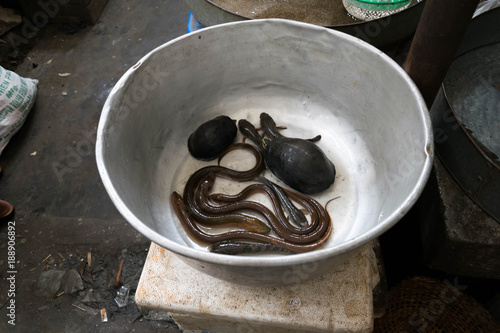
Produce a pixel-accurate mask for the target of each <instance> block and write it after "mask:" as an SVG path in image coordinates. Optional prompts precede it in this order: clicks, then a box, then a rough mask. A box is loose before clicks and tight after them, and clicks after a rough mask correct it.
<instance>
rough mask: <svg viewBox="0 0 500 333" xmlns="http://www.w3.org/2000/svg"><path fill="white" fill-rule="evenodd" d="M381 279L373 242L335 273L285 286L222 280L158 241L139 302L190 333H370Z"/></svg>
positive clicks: (143, 278)
mask: <svg viewBox="0 0 500 333" xmlns="http://www.w3.org/2000/svg"><path fill="white" fill-rule="evenodd" d="M378 281H379V273H378V269H377V262H376V257H375V254H374V252H373V249H372V244H371V243H370V244H367V245H365V246H363V247H361V248H360V249H358V250H356V251H355V252H354V253H353V255H352V256H351V257H350V258H349V259H348V260H347V261H346V262H345V263H344V264H343V265H341V266H339V267H337V268H336V269H334V270H333V271H332V272H330V273H327V274H325V275H323V276H320V277H317V278H313V279H311V280H309V281H307V282H305V283H302V284H295V285H289V286H280V287H247V286H242V285H238V284H232V283H229V282H225V281H222V280H218V279H216V278H213V277H211V276H209V275H206V274H204V273H201V272H199V271H197V270H195V269H193V268H191V267H190V266H188V265H187V264H185V263H184V262H183V261H182V260H181V259H179V258H178V257H177V255H174V254H172V253H171V252H169V251H167V250H165V249H164V248H162V247H160V246H158V245H156V244H154V243H153V244H152V245H151V248H150V251H149V254H148V258H147V260H146V263H145V266H144V269H143V272H142V276H141V280H140V282H139V286H138V288H137V292H136V295H135V301H136V303H137V304H138V305H139V306H141V307H143V308H146V309H150V310H157V311H165V312H168V313H170V315H171V316H172V318H173V319H174V320H175V322H176V323H177V324H178V325H179V326H180V327H181V328H182V329H184V331H185V332H189V331H206V332H216V333H223V332H228V333H229V332H230V333H239V332H242V333H243V332H254V333H257V332H266V333H267V332H273V333H281V332H286V333H289V332H371V331H372V328H373V319H374V316H373V293H372V291H373V288H374V286H375V285H376V284H377V283H378Z"/></svg>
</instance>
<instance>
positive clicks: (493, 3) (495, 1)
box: [473, 0, 500, 18]
mask: <svg viewBox="0 0 500 333" xmlns="http://www.w3.org/2000/svg"><path fill="white" fill-rule="evenodd" d="M497 7H500V0H486V1H482V2H480V3H479V4H478V5H477V8H476V11H475V12H474V16H473V18H474V17H476V16H478V15H480V14H482V13H485V12H487V11H489V10H492V9H494V8H497Z"/></svg>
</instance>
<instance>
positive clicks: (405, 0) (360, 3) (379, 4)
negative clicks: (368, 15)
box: [346, 0, 411, 10]
mask: <svg viewBox="0 0 500 333" xmlns="http://www.w3.org/2000/svg"><path fill="white" fill-rule="evenodd" d="M346 1H347V2H349V3H351V4H352V5H354V6H356V7H359V8H363V9H367V10H394V9H398V8H401V7H403V6H406V5H408V4H409V3H410V2H411V0H346Z"/></svg>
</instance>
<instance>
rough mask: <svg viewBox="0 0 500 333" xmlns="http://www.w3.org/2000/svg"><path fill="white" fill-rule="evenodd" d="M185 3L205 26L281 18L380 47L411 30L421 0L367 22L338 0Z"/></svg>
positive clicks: (419, 12)
mask: <svg viewBox="0 0 500 333" xmlns="http://www.w3.org/2000/svg"><path fill="white" fill-rule="evenodd" d="M186 3H187V4H188V6H189V7H190V8H191V10H192V12H193V14H194V15H195V16H196V18H197V19H198V20H199V21H200V22H201V24H203V25H204V26H205V27H210V26H213V25H217V24H222V23H228V22H236V21H242V20H250V19H257V18H259V19H261V18H283V19H290V20H297V21H301V22H305V23H311V24H316V25H320V26H324V27H327V28H330V29H335V30H338V31H342V32H345V33H347V34H349V35H352V36H355V37H358V38H360V39H362V40H364V41H365V42H368V43H370V44H372V45H374V46H377V47H381V46H386V45H389V44H391V43H395V42H398V41H401V40H403V39H405V38H408V37H410V36H411V35H412V34H413V33H414V32H415V29H416V28H417V24H418V21H419V20H420V16H421V15H422V11H423V9H424V3H425V0H413V2H412V3H411V5H410V7H409V8H407V9H405V10H403V11H401V12H399V13H396V14H392V15H390V16H387V17H383V18H379V19H376V20H371V21H361V20H355V19H353V18H352V17H350V16H349V15H348V14H347V11H346V9H345V8H344V5H343V4H342V0H314V1H306V2H304V1H299V0H285V1H284V0H279V1H276V0H265V1H258V2H255V1H247V0H186Z"/></svg>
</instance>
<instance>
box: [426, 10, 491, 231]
mask: <svg viewBox="0 0 500 333" xmlns="http://www.w3.org/2000/svg"><path fill="white" fill-rule="evenodd" d="M499 52H500V8H496V9H493V10H491V11H488V12H485V13H483V14H481V15H479V16H477V17H476V18H474V19H473V20H472V22H471V24H470V26H469V28H468V30H467V32H466V34H465V36H464V38H463V41H462V44H461V45H460V48H459V50H458V51H457V54H456V56H455V59H454V61H453V63H452V64H451V66H450V69H449V70H448V73H447V75H446V78H445V80H444V83H443V85H442V87H441V90H440V91H439V93H438V95H437V97H436V99H435V101H434V103H433V105H432V108H431V117H432V122H433V124H434V128H435V129H434V133H435V134H436V135H435V143H436V152H437V154H438V155H439V157H440V160H441V161H442V162H443V164H444V165H445V167H446V168H447V169H448V170H449V172H450V174H451V175H452V176H453V177H454V178H455V179H456V181H457V183H458V184H459V185H460V186H461V187H462V189H463V190H464V192H465V193H467V195H469V197H470V198H471V199H472V200H473V201H474V202H475V203H476V204H477V205H478V206H480V207H481V208H482V209H483V210H484V211H485V212H487V213H488V214H489V215H490V216H491V217H492V218H494V219H495V220H496V221H497V222H500V205H499V203H500V161H499V157H498V156H500V135H499V133H500V132H499V129H500V113H499V110H500V61H499V58H498V54H499Z"/></svg>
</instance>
